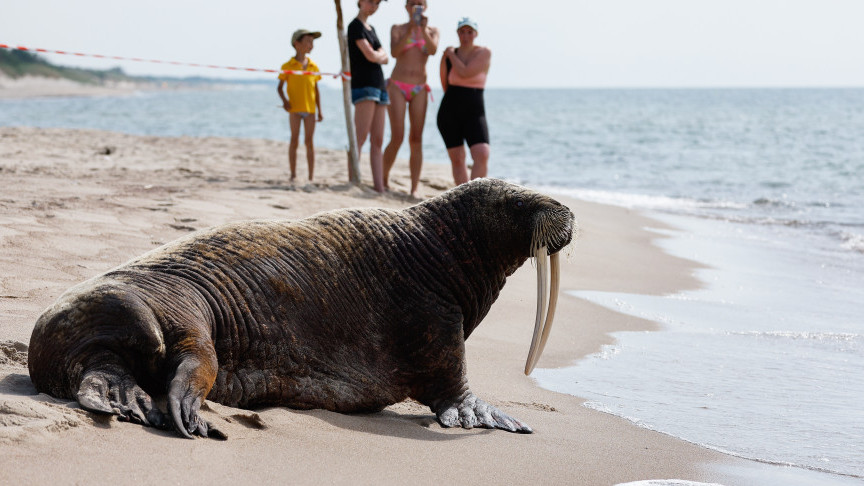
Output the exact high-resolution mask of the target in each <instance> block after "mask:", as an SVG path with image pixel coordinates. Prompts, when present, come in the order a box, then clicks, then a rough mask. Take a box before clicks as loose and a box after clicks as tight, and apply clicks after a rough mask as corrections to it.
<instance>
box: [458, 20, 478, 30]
mask: <svg viewBox="0 0 864 486" xmlns="http://www.w3.org/2000/svg"><path fill="white" fill-rule="evenodd" d="M466 25H467V26H468V27H471V28H472V29H474V30H476V31H477V32H480V30H479V29H478V28H477V22H474V21H473V20H471V19H470V18H468V17H462V20H460V21H459V25H457V26H456V30H459V29H461V28H462V27H465V26H466Z"/></svg>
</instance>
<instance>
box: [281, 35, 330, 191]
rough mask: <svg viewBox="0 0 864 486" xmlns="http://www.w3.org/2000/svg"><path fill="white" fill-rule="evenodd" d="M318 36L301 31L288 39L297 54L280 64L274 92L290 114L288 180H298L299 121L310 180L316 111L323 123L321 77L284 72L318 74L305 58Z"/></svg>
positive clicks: (309, 60) (312, 63) (313, 168)
mask: <svg viewBox="0 0 864 486" xmlns="http://www.w3.org/2000/svg"><path fill="white" fill-rule="evenodd" d="M319 37H321V32H310V31H308V30H306V29H300V30H298V31H296V32H294V34H293V35H292V36H291V44H292V45H293V46H294V49H295V51H296V54H295V55H294V57H292V58H291V60H290V61H288V62H286V63H285V64H283V65H282V69H281V71H283V72H281V73H279V86H278V87H277V88H276V91H277V92H278V93H279V97H280V98H282V107H283V108H284V109H285V111H287V112H288V113H289V115H290V119H289V122H290V125H291V144H290V145H289V146H288V164H289V165H290V166H291V180H292V181H294V180H295V179H297V145H298V143H299V139H300V122H301V121H302V122H303V132H304V135H305V137H304V139H305V143H306V162H307V163H308V164H309V180H310V181H311V180H312V176H313V173H314V170H315V147H314V145H313V144H312V136H313V135H314V134H315V113H316V108H317V113H318V117H317V118H318V121H319V122H320V121H322V120H324V116H323V115H322V114H321V95H320V94H319V93H318V81H319V80H320V79H321V76H320V75H317V74H316V75H309V74H288V73H285V72H284V71H312V72H316V73H317V72H320V71H319V70H318V65H317V64H315V63H314V62H312V59H309V57H307V54H309V53H310V52H311V51H312V42H313V40H314V39H317V38H319ZM286 93H287V95H288V96H287V97H286V96H285V95H286Z"/></svg>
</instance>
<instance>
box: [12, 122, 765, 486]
mask: <svg viewBox="0 0 864 486" xmlns="http://www.w3.org/2000/svg"><path fill="white" fill-rule="evenodd" d="M0 140H3V145H2V148H0V153H2V155H0V157H2V158H0V180H2V181H3V185H4V187H6V188H8V189H7V190H4V193H3V194H2V195H0V208H2V212H0V245H2V246H3V248H4V252H3V254H2V255H0V269H2V270H0V345H2V346H3V349H2V350H0V351H4V352H5V356H6V358H4V359H0V419H3V420H2V421H0V423H2V424H3V425H2V426H0V444H4V449H6V450H8V451H10V452H9V453H8V454H4V455H3V456H2V458H0V467H2V468H3V469H4V471H8V472H9V473H8V474H9V480H10V481H14V480H15V479H17V480H20V481H21V482H24V481H26V482H27V483H30V484H33V483H42V482H52V483H53V482H55V481H56V480H59V479H60V478H62V481H61V482H66V481H68V482H76V481H87V479H88V478H92V477H94V476H95V475H96V474H100V475H101V476H100V477H102V478H104V479H105V480H112V479H115V480H120V481H121V482H122V480H123V478H126V479H127V480H128V477H129V474H130V473H134V474H135V475H136V477H139V478H142V479H145V480H169V481H172V482H181V483H185V482H191V480H192V478H191V477H190V476H188V475H187V474H188V472H187V471H189V466H190V465H191V466H200V467H199V468H197V469H196V471H197V473H196V475H195V478H194V479H195V481H196V482H197V481H200V480H201V479H204V480H208V479H209V480H214V481H216V482H217V483H223V482H227V481H230V480H232V479H234V480H239V479H240V478H242V479H243V480H244V481H258V482H262V481H271V482H272V481H274V480H282V481H284V480H285V478H288V477H290V478H292V480H295V481H303V482H311V481H316V482H324V481H326V482H336V483H351V482H356V478H357V477H358V476H359V477H363V478H364V479H368V481H370V482H405V481H406V480H407V479H414V480H417V481H419V482H430V480H432V479H433V477H432V476H430V475H429V473H428V472H424V471H425V470H434V471H435V473H434V474H433V476H434V480H435V481H442V480H443V481H451V480H452V481H458V480H464V478H463V477H462V474H463V473H464V472H472V473H479V474H482V476H481V477H483V478H484V481H483V482H486V483H502V482H505V481H506V482H508V483H517V484H524V483H528V482H533V481H537V480H538V479H539V481H540V482H548V483H551V482H556V483H562V482H570V483H572V482H574V481H575V483H576V484H616V483H621V482H628V481H636V480H647V479H669V478H677V479H683V478H687V479H689V480H692V481H705V482H726V481H728V482H726V483H725V484H759V483H760V481H759V478H764V477H772V476H771V475H770V474H774V473H775V472H776V469H774V468H773V467H772V466H767V465H754V463H752V462H751V461H747V460H743V459H737V458H732V457H730V456H727V455H725V454H722V453H719V452H716V451H711V450H708V449H705V448H703V447H701V446H698V445H694V444H691V443H688V442H685V441H683V440H680V439H676V438H674V437H671V436H667V435H665V434H662V433H659V432H654V431H649V430H646V429H640V428H639V427H637V426H635V425H633V424H632V423H630V422H628V421H626V420H624V419H620V418H618V417H614V416H611V415H608V414H604V413H602V412H597V411H593V410H589V409H587V408H586V407H584V406H582V401H583V400H582V399H580V398H577V397H573V396H570V395H564V394H560V393H556V392H552V391H548V390H545V389H542V388H540V387H539V386H537V385H536V382H535V381H534V380H533V379H531V378H528V377H525V376H524V375H523V374H522V371H521V368H522V363H523V362H524V354H525V352H526V350H527V347H528V341H529V340H530V332H531V329H530V328H531V323H532V322H533V312H534V309H533V305H534V291H535V288H534V285H535V284H534V275H533V269H532V268H531V265H530V262H527V263H526V264H525V265H523V267H522V268H521V269H520V270H519V271H517V273H516V274H514V275H513V276H512V277H511V278H510V279H508V284H507V285H506V286H505V287H504V289H503V291H502V292H501V296H500V297H499V299H498V301H496V303H495V304H494V305H493V307H492V310H491V311H490V313H489V315H488V316H487V318H486V319H485V320H484V322H483V323H482V324H481V325H480V326H479V327H478V328H477V330H476V331H475V333H474V334H473V335H472V336H471V338H470V339H469V340H468V342H467V344H466V350H467V363H468V375H469V383H471V385H472V388H473V389H474V390H475V392H477V394H478V396H480V397H482V398H484V399H486V400H488V401H490V402H492V403H494V404H496V405H498V406H500V407H502V409H503V410H505V411H507V412H508V413H511V414H512V415H514V416H516V417H518V418H520V419H523V420H525V421H526V422H527V423H529V424H531V425H532V427H534V428H535V434H533V435H530V436H516V435H511V434H507V433H504V432H502V431H480V430H475V431H464V430H453V429H442V428H441V427H440V426H438V424H437V423H436V422H435V419H434V416H433V415H432V414H431V412H430V411H429V410H428V409H426V408H425V407H422V406H419V405H418V404H416V403H412V402H403V403H400V404H396V405H393V406H391V407H388V408H387V409H386V410H385V411H384V412H381V413H379V414H371V415H341V414H336V413H331V412H324V411H321V410H314V411H294V410H289V409H285V408H268V409H262V410H256V411H245V410H239V409H231V408H229V407H224V406H221V405H218V404H213V403H211V402H208V406H209V409H210V410H209V411H207V412H206V413H207V417H208V419H209V420H211V421H214V422H218V423H220V424H224V425H223V426H224V428H225V430H226V432H227V433H228V435H229V440H228V442H227V443H219V442H215V441H205V440H196V441H185V440H182V439H179V438H177V437H174V436H173V435H172V434H170V433H165V432H161V431H156V430H153V429H146V428H144V427H141V426H137V425H131V424H127V423H122V422H118V421H117V420H116V419H113V418H100V417H96V416H94V415H92V414H88V413H85V412H83V411H81V410H80V409H78V408H77V407H75V406H70V403H69V402H68V401H65V400H54V399H51V398H49V397H47V396H45V395H35V394H34V393H35V391H34V390H33V388H32V384H30V382H29V377H28V376H27V369H26V366H25V365H24V362H23V361H22V358H21V354H22V353H20V352H17V353H16V352H13V351H10V350H13V349H14V343H15V342H17V343H22V344H26V343H27V342H28V341H29V335H30V331H31V330H32V325H33V323H34V322H35V319H36V317H38V315H39V314H40V313H41V312H42V310H43V309H44V308H45V307H46V306H47V305H48V304H50V303H51V302H53V300H54V299H56V297H57V296H58V295H59V294H60V293H61V292H62V291H64V290H65V289H66V288H68V287H70V286H72V285H74V284H75V283H78V282H80V281H83V280H84V279H86V278H89V277H92V276H93V275H96V274H98V273H101V272H103V271H105V270H107V269H109V268H112V267H114V266H116V265H117V264H120V263H122V262H124V261H127V260H128V259H129V258H131V257H134V256H136V255H138V254H141V253H143V252H144V251H147V250H149V249H151V248H153V247H155V246H158V245H160V244H163V243H166V242H168V241H171V240H173V239H175V238H177V237H179V236H182V235H183V234H186V233H188V231H190V229H201V228H204V227H209V226H213V225H216V224H220V223H224V222H228V221H232V220H238V219H253V218H299V217H303V216H306V215H310V214H312V213H314V212H318V211H321V210H326V209H332V208H335V207H346V206H383V207H390V208H400V207H406V206H408V205H410V204H411V201H410V198H409V197H408V195H407V188H408V177H407V163H405V161H399V162H398V163H397V165H396V167H395V168H394V176H395V177H394V181H393V185H392V187H394V189H397V191H398V192H394V193H391V194H387V195H384V196H380V195H378V194H377V193H374V192H373V191H371V190H370V189H369V188H368V185H367V184H368V180H369V174H368V159H366V158H365V157H364V158H363V160H361V174H362V176H363V179H364V181H365V184H364V185H363V186H361V187H355V186H350V185H348V184H346V183H345V182H344V181H346V180H347V167H346V163H345V160H344V158H345V156H344V154H343V153H342V152H339V151H332V150H322V149H319V150H316V155H317V160H316V176H317V177H318V180H316V182H315V183H314V184H303V183H299V184H290V183H288V182H287V176H286V170H287V160H285V159H286V158H287V157H286V155H285V153H286V150H287V144H286V143H282V142H274V141H268V140H242V139H228V138H217V137H207V138H193V137H176V138H169V137H150V136H133V135H125V134H120V133H113V132H103V131H95V130H69V129H35V128H20V127H0ZM302 150H303V149H302V147H301V149H300V152H301V153H300V154H298V159H300V160H303V157H302ZM299 169H300V170H299V171H298V176H299V177H300V178H301V179H302V178H303V177H304V176H305V170H303V167H300V168H299ZM450 185H451V182H450V175H449V167H446V166H436V165H434V164H427V166H426V167H424V176H423V178H422V179H421V188H420V189H421V194H422V195H423V196H424V197H430V196H432V195H435V194H437V193H440V192H441V191H443V190H444V189H446V188H447V187H450ZM559 200H562V202H565V203H566V204H568V205H570V206H571V209H573V211H574V213H575V214H576V216H577V220H578V221H579V223H580V228H581V232H580V233H581V234H580V237H579V239H578V241H577V243H576V246H575V248H574V249H573V251H572V255H571V256H570V257H569V258H568V259H565V261H566V260H570V263H569V264H567V263H564V265H563V267H562V282H561V285H562V290H580V289H590V290H609V291H616V292H633V293H646V294H649V295H660V294H665V293H672V292H676V291H681V290H686V289H691V288H698V286H699V285H700V283H699V282H698V280H697V279H696V278H695V277H694V276H693V271H694V270H695V268H697V267H698V264H696V263H694V262H691V261H687V260H683V259H680V258H677V257H674V256H671V255H669V254H667V253H665V252H663V251H662V250H660V249H659V247H657V246H656V245H655V244H654V243H653V241H654V240H656V239H657V238H660V236H658V235H657V234H654V233H651V232H649V231H647V230H645V227H648V226H650V227H658V226H662V223H660V222H658V221H655V220H652V219H650V218H648V217H645V216H643V215H640V214H638V213H634V212H632V211H630V210H627V209H623V208H617V207H612V206H603V205H600V204H594V203H587V202H583V201H577V200H572V199H566V200H564V198H560V199H559ZM634 268H642V269H644V271H642V272H638V273H635V274H634ZM658 270H660V271H658ZM657 328H658V324H656V323H653V322H651V321H646V320H643V319H638V318H634V317H630V316H626V315H624V314H619V313H616V312H613V311H610V310H608V309H604V308H602V307H600V306H597V305H595V304H591V303H590V302H587V301H584V300H582V299H577V298H574V297H570V296H567V295H566V294H563V292H562V296H561V298H560V300H559V309H558V313H557V318H556V323H555V329H554V331H553V333H552V337H551V338H550V341H549V343H548V345H547V347H546V351H545V352H544V355H543V357H542V358H541V360H540V363H539V364H538V367H544V368H548V367H561V366H566V365H568V364H570V363H573V362H575V361H576V360H578V359H580V358H582V357H584V356H587V355H588V354H591V353H594V352H597V351H598V350H599V349H600V346H601V345H603V344H608V343H611V342H613V338H612V337H611V336H610V333H612V332H618V331H626V330H634V331H647V330H653V329H657ZM10 343H11V344H10ZM3 357H4V354H3V353H0V358H3ZM256 424H257V425H256ZM418 443H420V444H421V447H420V448H415V449H412V450H410V452H408V449H406V446H409V447H411V446H413V445H416V444H418ZM166 455H167V457H166ZM190 455H191V457H190ZM477 455H480V456H482V457H483V460H481V461H479V463H478V460H477V459H476V456H477ZM46 456H47V457H50V458H51V461H50V462H51V464H45V460H44V459H45V457H46ZM526 456H527V457H526ZM141 458H144V459H145V460H144V461H142V460H141ZM106 460H107V462H109V463H111V464H112V467H110V468H108V470H107V471H103V468H104V466H101V464H102V463H104V461H106ZM157 460H158V461H159V462H160V463H161V464H162V465H163V466H168V467H165V468H160V469H158V470H153V469H146V470H145V469H143V468H142V466H141V464H142V463H148V462H151V461H153V462H155V461H157ZM442 463H447V464H449V465H450V466H451V467H450V468H448V469H445V470H441V469H439V466H440V465H441V464H442ZM249 464H266V466H258V467H256V468H255V470H247V468H246V467H243V466H241V465H249ZM22 466H23V467H22ZM763 466H764V467H763ZM69 471H72V472H71V473H70V472H69ZM724 471H725V472H724ZM736 471H737V472H736ZM742 471H743V472H742ZM361 474H362V476H360V475H361ZM763 475H764V476H763ZM229 478H231V479H229ZM352 479H353V481H352Z"/></svg>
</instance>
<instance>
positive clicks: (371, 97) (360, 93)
mask: <svg viewBox="0 0 864 486" xmlns="http://www.w3.org/2000/svg"><path fill="white" fill-rule="evenodd" d="M361 101H374V102H375V103H378V104H379V105H389V104H390V95H388V94H387V90H384V89H378V88H372V87H369V86H367V87H365V88H354V89H352V90H351V103H354V104H355V105H356V104H357V103H359V102H361Z"/></svg>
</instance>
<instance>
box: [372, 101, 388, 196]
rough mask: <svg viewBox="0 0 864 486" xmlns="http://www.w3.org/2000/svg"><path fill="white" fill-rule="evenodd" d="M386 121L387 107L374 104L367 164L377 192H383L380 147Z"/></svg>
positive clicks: (382, 163) (382, 165)
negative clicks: (370, 168)
mask: <svg viewBox="0 0 864 486" xmlns="http://www.w3.org/2000/svg"><path fill="white" fill-rule="evenodd" d="M386 121H387V107H386V106H385V105H377V104H376V106H375V111H374V115H373V118H372V125H371V127H370V130H369V163H370V165H371V166H372V184H373V186H374V188H375V191H377V192H384V161H383V158H384V157H383V152H382V150H381V147H382V146H383V145H384V123H385V122H386Z"/></svg>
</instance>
